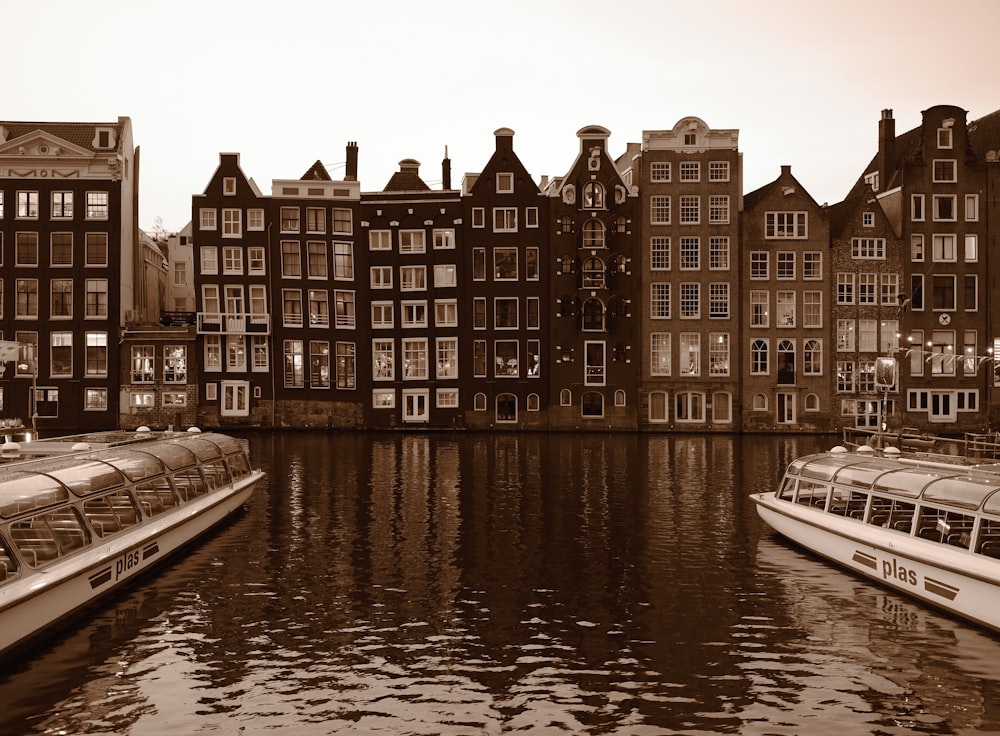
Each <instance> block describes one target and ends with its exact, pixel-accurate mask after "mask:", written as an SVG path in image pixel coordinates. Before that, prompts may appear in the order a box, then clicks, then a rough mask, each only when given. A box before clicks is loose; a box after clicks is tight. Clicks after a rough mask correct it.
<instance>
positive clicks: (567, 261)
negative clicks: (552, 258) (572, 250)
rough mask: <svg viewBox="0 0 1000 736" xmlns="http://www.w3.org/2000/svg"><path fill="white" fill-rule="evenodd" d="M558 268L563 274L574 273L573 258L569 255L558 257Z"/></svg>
mask: <svg viewBox="0 0 1000 736" xmlns="http://www.w3.org/2000/svg"><path fill="white" fill-rule="evenodd" d="M559 268H560V270H562V272H563V273H575V272H576V269H575V268H574V267H573V256H571V255H570V254H569V253H567V254H566V255H562V256H559Z"/></svg>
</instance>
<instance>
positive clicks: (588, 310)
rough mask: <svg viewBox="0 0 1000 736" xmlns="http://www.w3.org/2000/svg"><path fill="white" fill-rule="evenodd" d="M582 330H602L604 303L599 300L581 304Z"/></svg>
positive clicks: (590, 300)
mask: <svg viewBox="0 0 1000 736" xmlns="http://www.w3.org/2000/svg"><path fill="white" fill-rule="evenodd" d="M583 329H585V330H592V331H597V332H601V331H603V330H604V303H603V302H602V301H601V300H600V299H588V300H587V301H585V302H584V303H583Z"/></svg>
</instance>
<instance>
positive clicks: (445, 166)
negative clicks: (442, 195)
mask: <svg viewBox="0 0 1000 736" xmlns="http://www.w3.org/2000/svg"><path fill="white" fill-rule="evenodd" d="M441 188H442V189H451V159H450V158H448V146H445V147H444V160H442V161H441Z"/></svg>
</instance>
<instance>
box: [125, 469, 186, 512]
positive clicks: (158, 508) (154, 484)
mask: <svg viewBox="0 0 1000 736" xmlns="http://www.w3.org/2000/svg"><path fill="white" fill-rule="evenodd" d="M134 492H135V498H136V500H137V501H138V502H139V508H141V509H142V511H143V513H144V514H145V515H146V516H156V515H158V514H162V513H163V512H164V511H169V510H170V509H172V508H174V507H175V506H176V505H177V496H176V495H174V487H173V486H172V485H171V483H170V479H169V478H166V477H164V478H157V479H156V480H153V481H149V482H147V483H140V484H138V485H136V487H135V489H134Z"/></svg>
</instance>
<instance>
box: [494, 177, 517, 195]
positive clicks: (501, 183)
mask: <svg viewBox="0 0 1000 736" xmlns="http://www.w3.org/2000/svg"><path fill="white" fill-rule="evenodd" d="M513 191H514V175H513V174H511V173H508V172H500V173H498V174H497V194H510V193H511V192H513Z"/></svg>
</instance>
